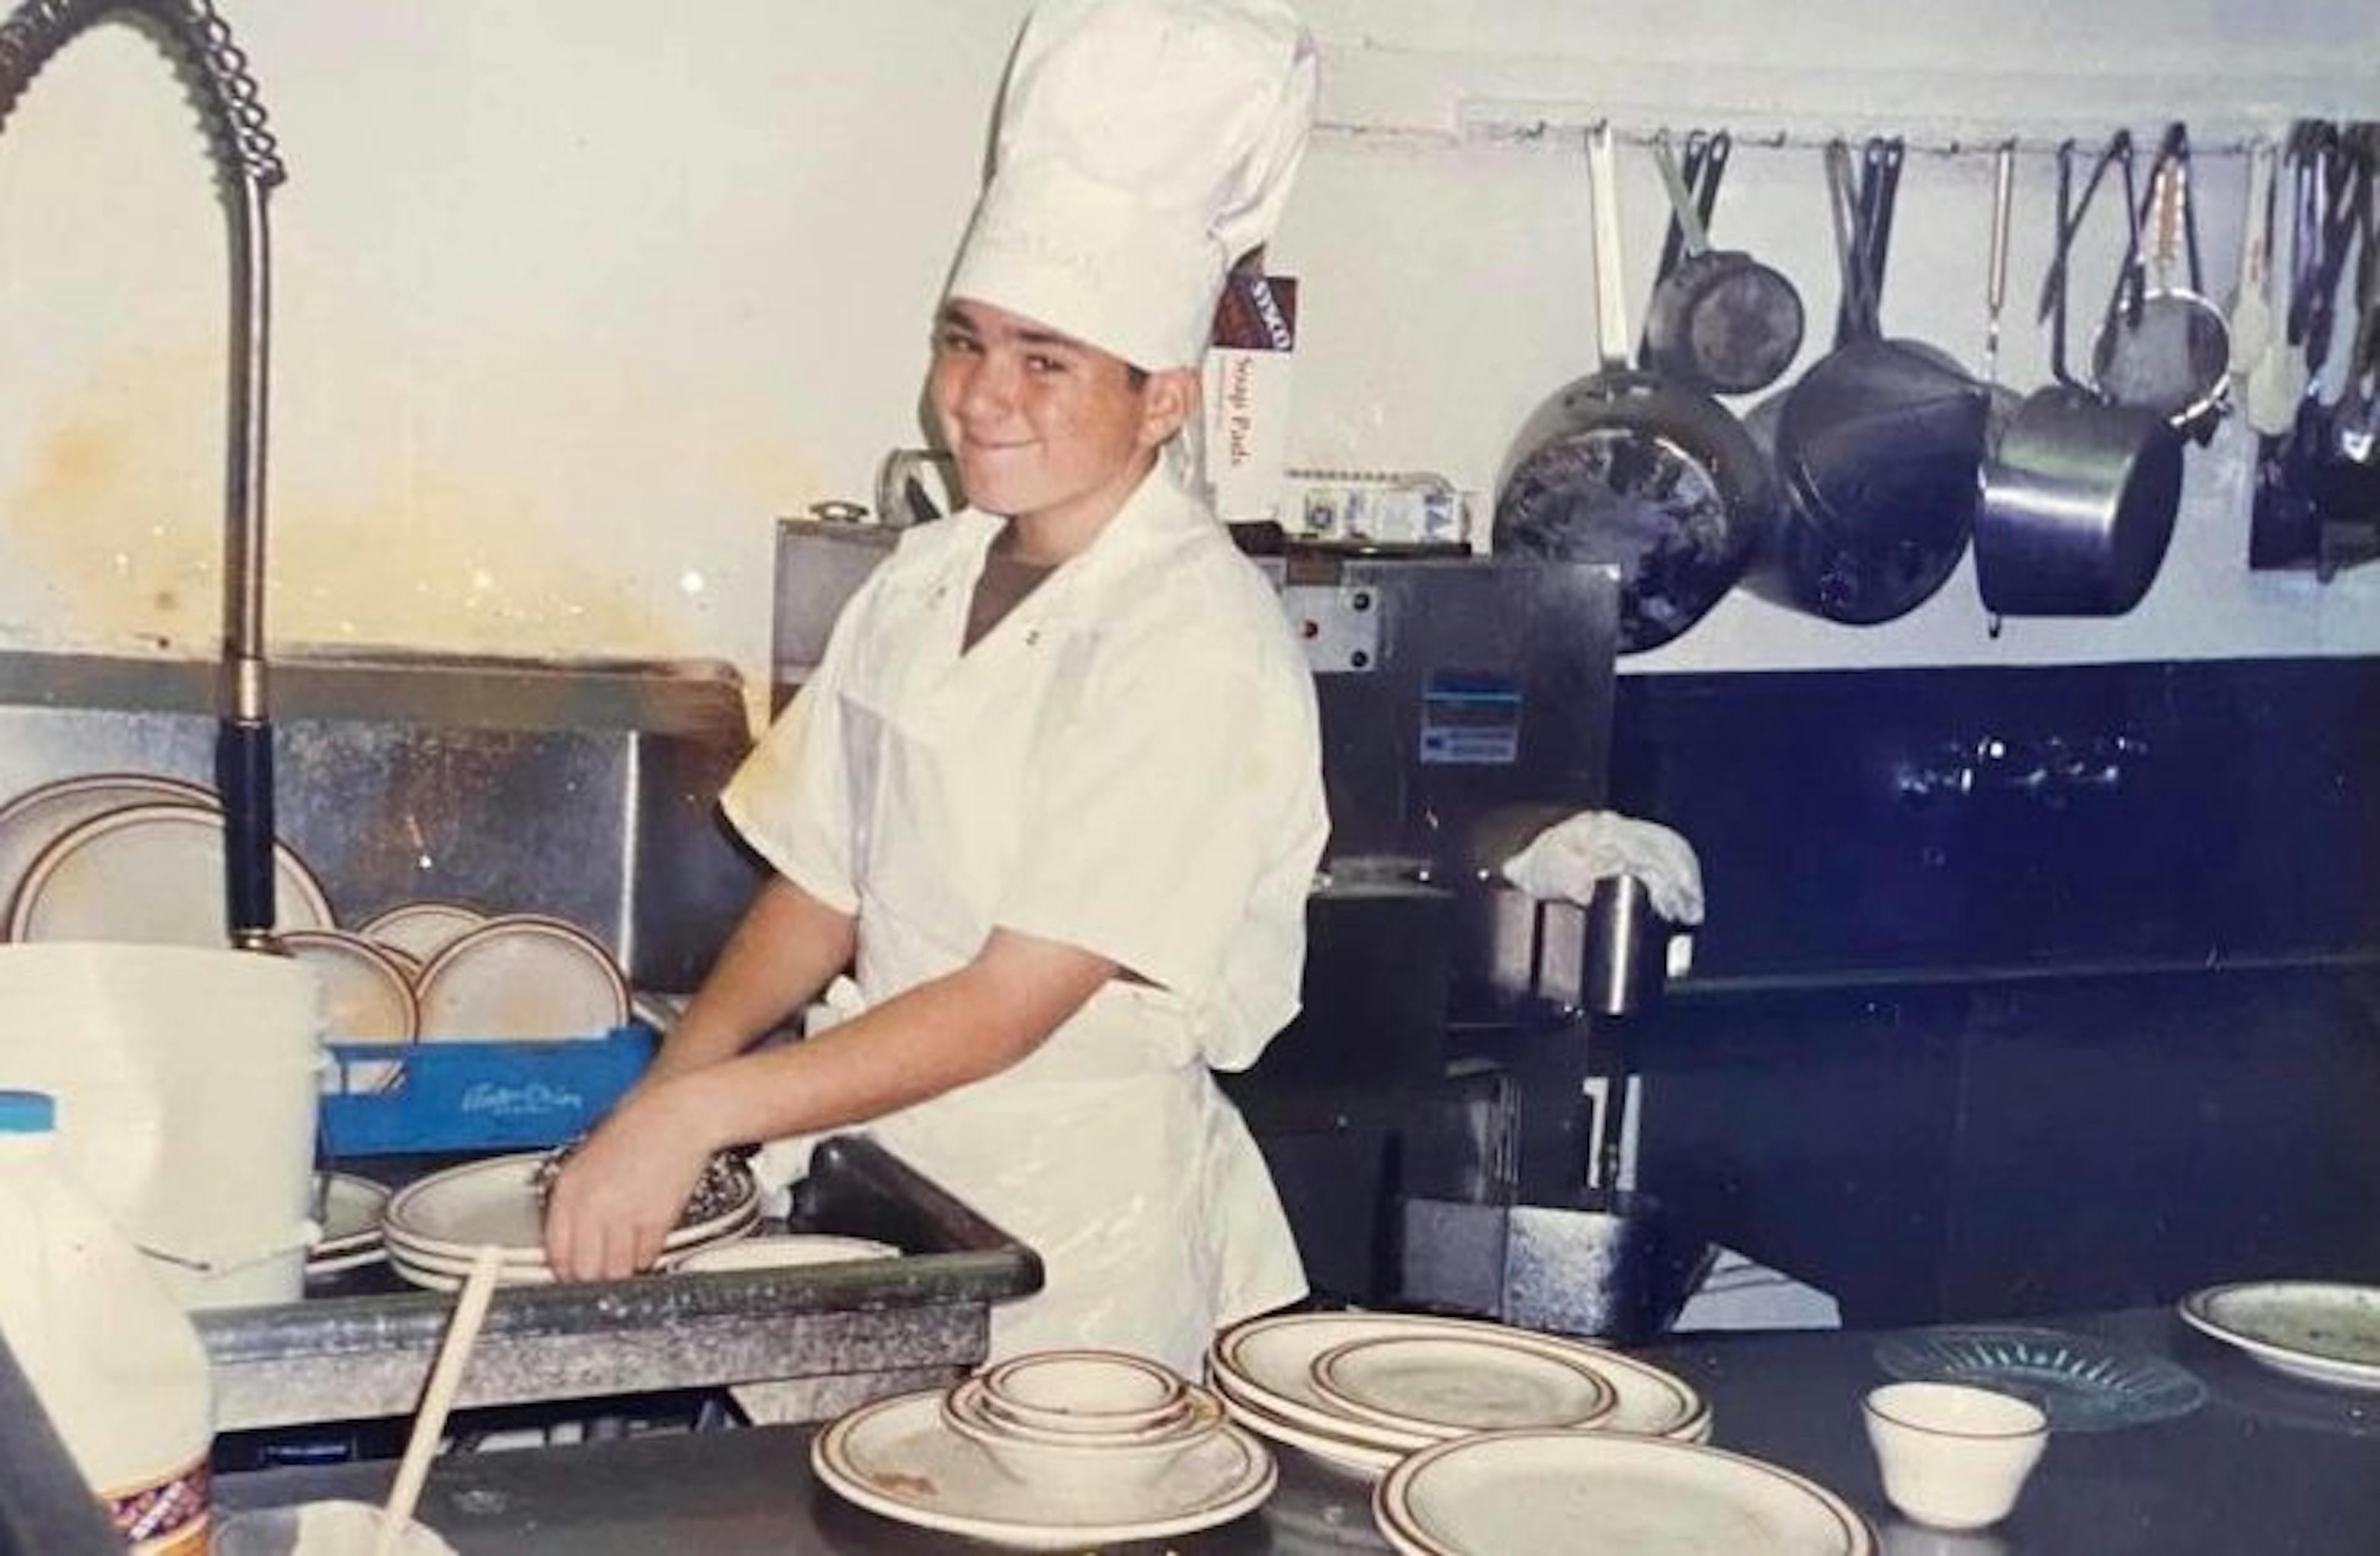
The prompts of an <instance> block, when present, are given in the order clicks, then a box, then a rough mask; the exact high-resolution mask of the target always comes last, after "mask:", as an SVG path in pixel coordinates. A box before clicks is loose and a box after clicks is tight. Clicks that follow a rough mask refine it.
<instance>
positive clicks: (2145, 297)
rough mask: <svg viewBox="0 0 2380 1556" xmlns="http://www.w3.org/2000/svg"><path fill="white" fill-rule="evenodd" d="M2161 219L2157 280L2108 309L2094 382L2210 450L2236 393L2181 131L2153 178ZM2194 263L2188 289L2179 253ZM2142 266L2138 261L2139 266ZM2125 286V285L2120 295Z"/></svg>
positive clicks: (2169, 136) (2171, 135)
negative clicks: (2179, 270)
mask: <svg viewBox="0 0 2380 1556" xmlns="http://www.w3.org/2000/svg"><path fill="white" fill-rule="evenodd" d="M2148 199H2149V208H2150V209H2151V210H2152V211H2153V212H2154V213H2155V258H2154V261H2153V263H2154V267H2155V278H2154V279H2153V280H2152V281H2151V282H2149V284H2148V285H2147V286H2144V287H2142V286H2140V283H2139V278H2138V275H2137V272H2136V273H2135V274H2134V276H2133V277H2132V278H2131V281H2130V283H2129V284H2130V285H2131V286H2134V287H2135V288H2138V290H2137V292H2136V298H2137V300H2136V301H2135V302H2134V303H2133V304H2132V306H2131V307H2129V308H2127V307H2122V306H2119V304H2118V303H2116V302H2112V301H2111V302H2110V303H2109V305H2108V309H2107V320H2106V322H2104V323H2103V324H2102V325H2101V326H2100V330H2099V335H2098V338H2097V340H2096V341H2095V342H2094V343H2093V345H2092V348H2091V382H2092V383H2094V384H2095V386H2096V387H2097V388H2098V390H2099V393H2100V394H2102V395H2105V396H2107V398H2108V399H2111V400H2114V401H2117V402H2118V403H2119V404H2122V405H2128V406H2141V407H2145V408H2147V409H2150V410H2154V411H2155V412H2156V413H2157V414H2158V415H2159V416H2162V417H2164V418H2166V419H2168V421H2170V422H2172V423H2173V425H2174V427H2175V429H2176V430H2177V431H2179V432H2182V433H2184V434H2186V435H2188V436H2192V437H2195V438H2198V439H2199V440H2200V441H2201V442H2204V440H2205V439H2206V437H2207V436H2209V435H2210V434H2212V433H2213V432H2214V430H2215V426H2216V422H2218V421H2220V420H2221V419H2223V408H2224V396H2225V395H2226V394H2227V392H2228V390H2229V388H2230V386H2231V323H2230V320H2229V319H2228V317H2227V316H2226V315H2225V314H2224V311H2223V310H2222V309H2220V308H2218V307H2216V305H2215V304H2214V303H2213V302H2211V301H2209V300H2208V298H2207V297H2206V290H2205V277H2204V273H2203V272H2202V271H2201V270H2200V268H2199V261H2198V222H2197V218H2196V216H2195V215H2194V214H2193V213H2192V211H2191V208H2190V136H2189V132H2188V131H2187V130H2186V129H2184V128H2183V127H2181V126H2180V125H2175V126H2173V127H2172V128H2170V129H2168V130H2167V131H2166V138H2165V144H2164V146H2163V148H2162V149H2161V150H2160V151H2159V152H2157V159H2156V162H2155V164H2154V165H2153V166H2152V167H2151V168H2150V171H2149V197H2148ZM2183 249H2186V250H2187V251H2188V255H2189V265H2190V280H2189V284H2188V285H2187V286H2184V285H2183V284H2182V283H2181V282H2180V281H2179V280H2177V279H2176V278H2175V276H2174V273H2173V269H2174V261H2175V260H2176V258H2177V257H2178V254H2179V251H2180V250H2183ZM2137 263H2138V261H2135V264H2137ZM2126 285H2127V283H2120V282H2119V286H2118V292H2119V296H2120V294H2121V293H2122V291H2123V290H2124V287H2125V286H2126Z"/></svg>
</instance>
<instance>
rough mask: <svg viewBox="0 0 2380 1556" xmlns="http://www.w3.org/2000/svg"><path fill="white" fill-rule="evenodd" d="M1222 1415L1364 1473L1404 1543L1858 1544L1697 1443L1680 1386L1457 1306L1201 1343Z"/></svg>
mask: <svg viewBox="0 0 2380 1556" xmlns="http://www.w3.org/2000/svg"><path fill="white" fill-rule="evenodd" d="M1208 1376H1209V1378H1210V1380H1212V1381H1213V1383H1214V1385H1215V1387H1216V1389H1217V1390H1218V1392H1220V1394H1221V1396H1222V1398H1223V1401H1224V1404H1225V1405H1226V1406H1227V1407H1228V1408H1229V1410H1230V1412H1231V1414H1232V1416H1233V1419H1235V1420H1237V1421H1238V1422H1240V1423H1241V1424H1242V1425H1243V1426H1245V1427H1246V1428H1248V1429H1249V1430H1250V1431H1253V1432H1256V1433H1257V1434H1258V1435H1260V1436H1263V1437H1266V1438H1269V1439H1270V1440H1272V1441H1275V1442H1277V1443H1281V1444H1285V1445H1287V1446H1289V1447H1291V1448H1294V1449H1297V1450H1299V1451H1300V1452H1302V1453H1308V1454H1311V1455H1312V1456H1314V1457H1315V1458H1318V1459H1319V1460H1322V1461H1323V1462H1324V1463H1325V1464H1327V1465H1330V1466H1333V1467H1335V1468H1337V1469H1340V1470H1343V1471H1345V1472H1347V1473H1349V1474H1353V1475H1356V1476H1360V1477H1366V1478H1375V1477H1377V1479H1378V1483H1377V1484H1376V1485H1375V1486H1374V1488H1373V1495H1372V1511H1373V1517H1374V1520H1375V1522H1376V1523H1377V1524H1378V1526H1379V1530H1380V1533H1381V1535H1382V1536H1383V1537H1384V1538H1387V1540H1388V1541H1389V1543H1390V1545H1392V1546H1394V1547H1395V1548H1396V1549H1397V1550H1402V1551H1404V1552H1406V1553H1407V1556H1510V1553H1512V1552H1514V1551H1522V1550H1564V1551H1576V1552H1581V1553H1597V1552H1604V1551H1610V1552H1613V1553H1615V1556H1616V1553H1618V1552H1622V1551H1628V1552H1666V1551H1679V1552H1684V1551H1705V1550H1757V1551H1760V1552H1762V1553H1763V1556H1872V1553H1873V1552H1874V1551H1875V1550H1876V1541H1875V1537H1874V1535H1873V1533H1872V1532H1871V1531H1870V1530H1869V1528H1868V1526H1867V1525H1866V1523H1865V1521H1864V1519H1862V1518H1861V1517H1860V1515H1859V1514H1858V1513H1856V1512H1854V1511H1853V1510H1852V1508H1851V1507H1850V1505H1849V1504H1847V1503H1846V1502H1844V1501H1842V1499H1841V1498H1840V1497H1837V1496H1836V1495H1834V1494H1833V1493H1832V1492H1830V1491H1828V1490H1827V1489H1824V1488H1823V1487H1819V1486H1816V1485H1814V1484H1813V1483H1811V1482H1810V1481H1808V1480H1805V1479H1803V1477H1800V1476H1797V1475H1794V1474H1791V1473H1790V1472H1788V1471H1786V1470H1782V1469H1779V1468H1778V1467H1776V1466H1775V1465H1767V1464H1764V1463H1761V1462H1760V1461H1758V1460H1755V1459H1748V1458H1745V1457H1743V1456H1742V1455H1740V1454H1735V1453H1724V1452H1721V1451H1720V1450H1718V1449H1715V1448H1711V1447H1707V1446H1706V1443H1707V1442H1708V1441H1709V1438H1710V1432H1711V1412H1710V1406H1709V1404H1707V1403H1706V1401H1705V1400H1704V1399H1703V1397H1702V1396H1701V1394H1700V1393H1698V1392H1696V1391H1695V1390H1694V1387H1693V1386H1692V1385H1690V1384H1688V1383H1687V1382H1686V1381H1685V1380H1682V1379H1681V1378H1678V1377H1677V1376H1675V1375H1674V1374H1672V1373H1670V1372H1667V1371H1664V1370H1663V1369H1662V1368H1658V1367H1655V1366H1653V1365H1651V1364H1650V1363H1648V1362H1644V1361H1639V1360H1637V1359H1636V1358H1635V1357H1633V1356H1629V1355H1622V1354H1621V1353H1620V1352H1618V1351H1614V1350H1609V1349H1607V1348H1606V1347H1603V1346H1600V1345H1594V1344H1588V1343H1584V1342H1580V1341H1574V1340H1566V1339H1563V1338H1560V1337H1559V1336H1555V1335H1548V1334H1539V1333H1536V1332H1535V1331H1527V1330H1517V1329H1512V1328H1508V1327H1506V1326H1503V1325H1500V1324H1493V1323H1487V1322H1481V1321H1477V1320H1472V1319H1442V1318H1431V1317H1423V1316H1418V1315H1411V1314H1397V1313H1293V1314H1285V1315H1280V1316H1276V1317H1271V1318H1262V1319H1249V1320H1247V1321H1246V1322H1244V1323H1241V1324H1238V1325H1235V1326H1233V1328H1231V1329H1228V1330H1226V1331H1223V1332H1222V1334H1220V1336H1218V1337H1217V1338H1216V1341H1215V1343H1214V1347H1213V1349H1212V1350H1211V1352H1210V1353H1209V1355H1208Z"/></svg>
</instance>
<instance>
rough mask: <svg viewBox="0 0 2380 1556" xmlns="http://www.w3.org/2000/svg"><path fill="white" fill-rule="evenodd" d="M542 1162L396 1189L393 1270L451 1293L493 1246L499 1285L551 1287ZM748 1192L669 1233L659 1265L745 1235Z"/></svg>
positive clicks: (753, 1206) (508, 1159) (505, 1161)
mask: <svg viewBox="0 0 2380 1556" xmlns="http://www.w3.org/2000/svg"><path fill="white" fill-rule="evenodd" d="M543 1161H545V1158H544V1156H543V1155H541V1154H539V1153H535V1152H531V1153H527V1154H523V1155H518V1156H498V1157H491V1158H489V1159H488V1160H487V1161H474V1162H470V1163H468V1164H467V1165H464V1166H461V1167H455V1168H451V1169H449V1170H448V1171H446V1172H443V1173H434V1174H432V1175H431V1176H430V1177H426V1178H423V1179H421V1180H420V1181H419V1182H418V1183H415V1184H412V1185H408V1186H407V1187H406V1188H403V1189H400V1190H399V1191H398V1192H397V1193H396V1195H395V1197H393V1198H392V1199H390V1200H389V1202H388V1210H387V1212H386V1214H385V1215H384V1216H383V1218H382V1222H381V1234H382V1237H383V1239H384V1240H385V1242H386V1244H387V1246H388V1262H389V1265H390V1267H391V1268H392V1269H394V1270H395V1271H396V1272H397V1273H398V1274H399V1275H402V1276H404V1277H405V1278H406V1279H407V1280H408V1281H410V1282H413V1283H414V1284H415V1285H418V1286H428V1287H429V1288H430V1289H431V1290H432V1291H454V1290H457V1289H459V1288H460V1287H461V1285H462V1283H463V1277H464V1276H465V1275H467V1274H468V1273H470V1270H471V1258H472V1255H473V1251H474V1250H475V1249H477V1248H479V1247H480V1246H483V1245H488V1244H493V1245H494V1246H496V1247H498V1248H499V1249H501V1250H503V1258H502V1262H501V1264H500V1265H499V1268H498V1273H497V1282H498V1283H499V1284H501V1285H543V1284H549V1283H551V1282H553V1279H554V1274H553V1269H552V1267H550V1266H549V1265H548V1264H547V1263H546V1262H545V1207H544V1203H543V1201H542V1199H541V1198H540V1196H539V1194H538V1190H537V1182H536V1178H537V1171H538V1168H539V1166H540V1164H541V1163H542V1162H543ZM759 1219H760V1195H759V1188H758V1186H757V1185H750V1184H749V1183H748V1181H747V1193H745V1194H744V1195H743V1196H742V1197H739V1198H738V1199H737V1200H736V1201H735V1204H733V1205H731V1206H729V1207H728V1208H727V1209H726V1210H722V1211H721V1212H720V1213H718V1214H717V1215H714V1216H712V1217H710V1218H709V1219H708V1220H705V1221H700V1222H692V1223H690V1224H688V1225H686V1226H681V1227H679V1228H678V1229H677V1230H676V1231H675V1232H673V1233H671V1234H669V1236H668V1238H667V1239H666V1240H665V1241H664V1242H663V1244H662V1262H663V1263H664V1264H669V1263H673V1262H674V1261H675V1260H676V1259H678V1258H685V1257H686V1256H687V1255H689V1254H692V1253H694V1252H695V1251H696V1250H698V1249H702V1248H709V1247H714V1246H718V1245H720V1244H722V1243H726V1242H731V1241H733V1240H734V1239H735V1238H738V1237H742V1236H745V1235H747V1234H749V1233H750V1232H751V1230H752V1229H753V1227H754V1226H756V1225H757V1224H759Z"/></svg>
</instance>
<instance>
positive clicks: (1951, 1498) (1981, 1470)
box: [1861, 1383, 2049, 1529]
mask: <svg viewBox="0 0 2380 1556" xmlns="http://www.w3.org/2000/svg"><path fill="white" fill-rule="evenodd" d="M1861 1415H1862V1416H1863V1418H1864V1420H1865V1422H1866V1426H1867V1440H1868V1442H1869V1445H1870V1446H1872V1447H1873V1448H1875V1450H1876V1464H1877V1465H1878V1466H1879V1467H1880V1468H1881V1469H1882V1470H1883V1471H1884V1494H1885V1496H1886V1497H1887V1498H1888V1499H1889V1500H1890V1501H1891V1502H1892V1505H1893V1506H1895V1507H1897V1508H1899V1509H1900V1511H1901V1512H1902V1513H1906V1514H1907V1515H1908V1516H1909V1517H1911V1518H1913V1519H1914V1520H1916V1521H1917V1522H1918V1523H1920V1524H1927V1525H1931V1526H1934V1527H1935V1528H1937V1529H1980V1528H1983V1527H1985V1526H1987V1525H1991V1524H1997V1523H1998V1522H1999V1521H2000V1520H2001V1519H2003V1518H2005V1517H2007V1516H2008V1515H2009V1511H2010V1509H2011V1508H2013V1507H2015V1506H2016V1499H2017V1493H2018V1492H2019V1491H2021V1490H2022V1489H2024V1479H2025V1477H2026V1476H2028V1475H2031V1474H2032V1473H2033V1466H2034V1465H2036V1464H2039V1463H2040V1462H2041V1455H2042V1452H2043V1451H2044V1450H2045V1449H2046V1448H2047V1447H2048V1446H2049V1417H2048V1416H2044V1415H2043V1414H2042V1413H2041V1409H2040V1407H2039V1406H2037V1405H2034V1404H2027V1403H2025V1402H2024V1401H2023V1400H2021V1399H2016V1398H2012V1397H2011V1396H2010V1395H2008V1394H2003V1393H1996V1392H1993V1391H1991V1390H1989V1389H1974V1388H1969V1387H1967V1386H1966V1385H1964V1384H1962V1383H1888V1384H1886V1385H1885V1386H1884V1387H1882V1388H1880V1389H1876V1390H1874V1391H1872V1392H1870V1393H1869V1394H1868V1396H1867V1399H1866V1400H1865V1402H1864V1404H1863V1406H1862V1409H1861Z"/></svg>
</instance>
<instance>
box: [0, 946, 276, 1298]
mask: <svg viewBox="0 0 2380 1556" xmlns="http://www.w3.org/2000/svg"><path fill="white" fill-rule="evenodd" d="M322 1062H323V1061H322V994H321V991H320V988H319V985H318V984H317V982H316V980H315V978H314V976H313V974H312V973H311V972H310V970H309V969H307V968H305V967H303V966H299V965H298V964H297V963H296V962H293V961H289V960H286V959H285V958H282V957H277V956H264V955H258V954H253V953H249V952H238V951H206V950H198V949H193V948H189V947H183V946H167V945H96V944H80V943H72V942H52V943H45V944H37V945H0V1087H18V1088H33V1089H37V1090H42V1091H47V1092H50V1093H51V1094H52V1095H54V1096H55V1097H56V1098H57V1100H58V1147H59V1153H60V1157H61V1159H62V1160H61V1165H62V1167H63V1168H64V1169H65V1170H67V1171H68V1172H70V1173H73V1174H74V1176H75V1178H76V1180H77V1181H78V1182H79V1183H80V1184H81V1185H83V1187H84V1188H85V1190H86V1191H88V1192H89V1193H90V1194H91V1197H92V1198H94V1199H96V1200H97V1201H98V1202H99V1203H100V1205H101V1206H102V1207H103V1208H104V1209H105V1210H107V1211H108V1212H109V1213H110V1214H112V1215H113V1216H115V1219H116V1221H117V1222H118V1224H119V1225H120V1226H121V1227H122V1228H123V1230H124V1233H125V1235H126V1236H128V1237H129V1238H130V1239H131V1240H132V1241H133V1242H134V1243H135V1244H137V1245H139V1246H140V1248H141V1249H142V1250H143V1251H144V1252H146V1253H148V1254H149V1255H150V1256H151V1257H152V1259H153V1260H154V1261H155V1262H156V1263H157V1265H158V1270H159V1274H160V1275H161V1276H162V1277H163V1278H164V1282H165V1284H166V1286H167V1288H168V1289H169V1290H171V1291H172V1292H173V1293H174V1295H175V1296H176V1298H177V1299H178V1300H179V1301H180V1302H181V1303H182V1305H183V1306H184V1307H188V1308H201V1307H240V1306H245V1305H248V1304H251V1303H258V1302H290V1301H295V1300H297V1297H299V1296H300V1295H303V1292H304V1287H305V1280H306V1248H307V1246H308V1244H309V1243H310V1241H311V1240H312V1233H313V1228H312V1226H311V1224H310V1222H309V1220H308V1217H309V1215H310V1212H311V1210H312V1197H313V1196H312V1189H313V1168H314V1122H315V1103H316V1099H317V1095H318V1092H319V1089H320V1085H321V1079H320V1077H321V1073H322Z"/></svg>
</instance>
